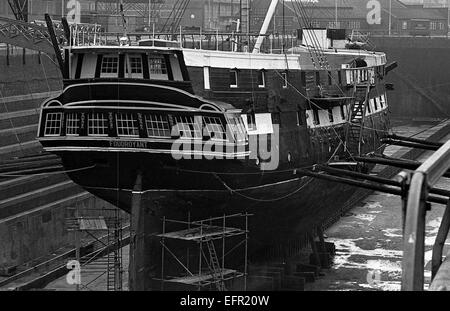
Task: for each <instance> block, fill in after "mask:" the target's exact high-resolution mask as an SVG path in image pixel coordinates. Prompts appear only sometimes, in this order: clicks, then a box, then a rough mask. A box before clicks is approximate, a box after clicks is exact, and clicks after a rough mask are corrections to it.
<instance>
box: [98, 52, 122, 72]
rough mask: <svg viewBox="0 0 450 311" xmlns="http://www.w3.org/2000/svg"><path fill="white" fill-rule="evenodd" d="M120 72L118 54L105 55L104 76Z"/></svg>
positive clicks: (103, 63) (103, 59)
mask: <svg viewBox="0 0 450 311" xmlns="http://www.w3.org/2000/svg"><path fill="white" fill-rule="evenodd" d="M118 72H119V57H118V56H103V58H102V69H101V73H102V76H117V73H118Z"/></svg>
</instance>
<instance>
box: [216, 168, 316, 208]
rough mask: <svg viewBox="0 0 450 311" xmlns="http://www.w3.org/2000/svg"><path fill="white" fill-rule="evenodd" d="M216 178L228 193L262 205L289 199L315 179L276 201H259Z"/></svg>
mask: <svg viewBox="0 0 450 311" xmlns="http://www.w3.org/2000/svg"><path fill="white" fill-rule="evenodd" d="M215 177H216V178H217V179H218V180H219V181H220V182H221V183H222V184H223V186H224V187H225V188H227V190H228V191H230V193H231V194H237V195H238V196H241V197H243V198H245V199H248V200H251V201H255V202H262V203H270V202H277V201H281V200H284V199H287V198H289V197H291V196H293V195H295V194H297V193H298V192H300V191H301V190H303V189H304V188H306V186H308V185H309V184H310V183H311V182H312V181H313V180H314V179H313V178H308V181H307V182H306V183H305V184H303V185H302V186H301V187H299V188H298V189H297V190H295V191H293V192H291V193H289V194H287V195H284V196H282V197H279V198H276V199H259V198H253V197H250V196H247V195H245V194H242V193H240V192H239V191H236V190H233V189H231V188H230V187H229V186H228V185H227V184H226V183H225V182H224V181H223V180H222V179H221V178H220V177H219V176H217V175H215Z"/></svg>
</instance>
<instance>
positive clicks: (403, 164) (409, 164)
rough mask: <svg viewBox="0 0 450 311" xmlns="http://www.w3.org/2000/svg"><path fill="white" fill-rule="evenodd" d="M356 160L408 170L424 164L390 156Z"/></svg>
mask: <svg viewBox="0 0 450 311" xmlns="http://www.w3.org/2000/svg"><path fill="white" fill-rule="evenodd" d="M354 160H355V161H358V162H365V163H374V164H382V165H390V166H395V167H399V168H404V169H408V170H416V169H417V168H418V167H419V166H420V165H422V163H421V162H416V161H411V160H406V159H401V160H394V159H390V158H381V157H354ZM443 176H444V177H447V178H450V171H447V172H446V173H445V174H444V175H443Z"/></svg>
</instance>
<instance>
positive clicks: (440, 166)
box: [417, 141, 450, 187]
mask: <svg viewBox="0 0 450 311" xmlns="http://www.w3.org/2000/svg"><path fill="white" fill-rule="evenodd" d="M449 167H450V141H448V142H447V143H446V144H445V145H444V146H442V148H440V149H439V150H438V151H437V152H435V153H434V154H433V155H432V156H431V157H429V158H428V159H427V160H426V161H425V162H424V163H423V164H422V165H421V166H420V167H419V168H418V169H417V173H423V174H426V175H427V180H428V183H429V185H430V186H431V187H432V186H434V185H435V184H436V183H437V182H438V180H439V179H440V178H441V177H442V175H444V174H445V173H446V172H447V171H448V168H449Z"/></svg>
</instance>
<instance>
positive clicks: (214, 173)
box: [166, 165, 314, 176]
mask: <svg viewBox="0 0 450 311" xmlns="http://www.w3.org/2000/svg"><path fill="white" fill-rule="evenodd" d="M313 167H314V166H313V165H308V166H304V167H297V168H291V169H287V170H279V171H264V172H248V173H229V172H212V171H198V170H188V169H183V168H177V167H166V168H167V169H173V170H177V171H179V172H183V173H194V174H213V175H225V176H247V175H269V174H279V173H289V172H295V171H297V170H302V169H310V168H313Z"/></svg>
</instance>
